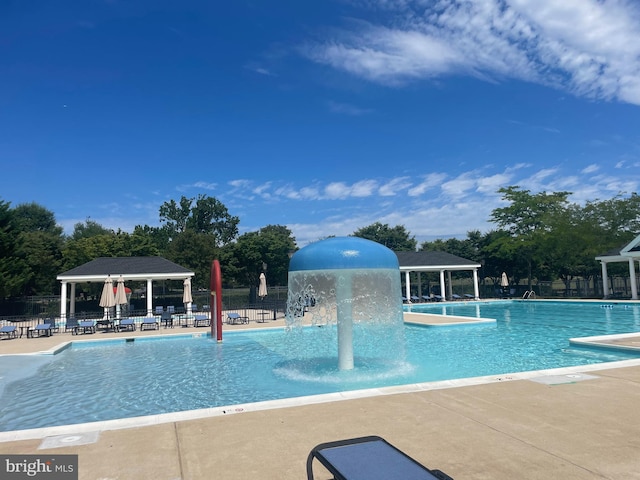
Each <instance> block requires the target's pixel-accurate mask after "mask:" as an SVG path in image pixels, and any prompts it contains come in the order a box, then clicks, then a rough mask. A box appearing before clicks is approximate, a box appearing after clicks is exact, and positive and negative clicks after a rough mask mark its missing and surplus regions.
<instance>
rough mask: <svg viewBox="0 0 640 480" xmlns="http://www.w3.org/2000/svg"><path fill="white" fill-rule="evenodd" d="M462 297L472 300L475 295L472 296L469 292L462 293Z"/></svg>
mask: <svg viewBox="0 0 640 480" xmlns="http://www.w3.org/2000/svg"><path fill="white" fill-rule="evenodd" d="M464 298H466V299H467V300H474V299H475V298H476V297H474V296H473V295H471V294H470V293H465V294H464Z"/></svg>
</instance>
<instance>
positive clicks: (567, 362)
mask: <svg viewBox="0 0 640 480" xmlns="http://www.w3.org/2000/svg"><path fill="white" fill-rule="evenodd" d="M602 305H603V304H599V303H586V302H585V303H562V302H495V303H475V302H458V303H450V304H446V305H419V306H412V307H411V310H412V311H414V312H418V311H424V312H429V313H444V314H448V315H463V316H472V317H478V316H479V317H484V318H494V319H496V320H497V321H496V323H495V324H494V323H488V324H482V325H475V326H472V325H466V326H453V327H425V326H417V325H407V326H405V328H404V332H401V336H402V334H403V339H402V340H403V341H402V342H401V344H400V345H399V348H398V349H397V350H396V351H395V355H394V356H393V358H380V357H379V356H377V355H376V350H377V346H376V345H375V343H374V342H368V341H367V338H366V336H365V337H362V336H361V337H359V336H358V335H357V334H356V335H355V337H356V338H360V339H361V340H359V341H360V342H361V343H362V345H360V346H359V348H357V349H356V352H357V357H356V361H355V364H356V368H355V369H354V370H353V371H346V372H342V371H338V370H337V369H336V360H335V359H334V358H332V355H333V353H334V352H333V350H334V349H335V343H334V342H333V340H334V338H333V337H334V336H335V331H334V329H332V328H328V327H325V328H317V327H311V328H304V329H295V330H293V331H288V332H287V331H283V330H282V329H268V330H254V331H250V332H249V331H244V332H242V331H235V332H229V333H226V334H225V337H224V342H223V343H217V342H215V340H212V339H211V338H210V337H209V336H181V337H178V338H171V339H169V338H166V339H158V338H152V337H147V338H138V339H136V340H135V341H133V342H125V341H124V340H113V341H107V342H99V341H96V342H81V343H75V344H73V346H72V347H71V348H67V349H65V350H64V351H63V352H61V353H59V354H57V355H53V356H48V355H38V356H27V357H25V356H22V357H20V358H19V359H18V357H16V356H5V357H1V358H0V376H1V377H2V378H1V379H0V388H1V389H2V390H0V392H1V393H2V396H0V431H11V430H21V429H26V428H38V427H47V426H54V425H67V424H75V423H85V422H94V421H100V420H109V419H116V418H128V417H135V416H144V415H153V414H158V413H168V412H178V411H184V410H194V409H200V408H208V407H216V406H226V405H236V404H240V403H249V402H259V401H265V400H274V399H282V398H291V397H298V396H305V395H315V394H322V393H330V392H337V391H348V390H354V389H362V388H373V387H381V386H391V385H402V384H409V383H421V382H430V381H437V380H445V379H456V378H467V377H475V376H483V375H497V374H506V373H515V372H522V371H531V370H541V369H547V368H557V367H566V366H577V365H586V364H591V363H601V362H610V361H617V360H625V359H629V358H638V355H636V354H634V353H630V352H623V351H616V350H613V349H612V350H609V349H589V348H584V347H574V346H571V345H570V344H569V338H573V337H584V336H592V335H605V334H614V333H627V332H635V331H640V305H632V304H616V305H615V306H614V307H613V308H603V306H602Z"/></svg>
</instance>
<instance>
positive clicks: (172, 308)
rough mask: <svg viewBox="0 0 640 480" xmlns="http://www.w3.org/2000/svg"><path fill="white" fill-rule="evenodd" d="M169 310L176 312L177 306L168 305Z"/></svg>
mask: <svg viewBox="0 0 640 480" xmlns="http://www.w3.org/2000/svg"><path fill="white" fill-rule="evenodd" d="M167 312H169V313H176V307H174V306H173V305H169V306H168V307H167Z"/></svg>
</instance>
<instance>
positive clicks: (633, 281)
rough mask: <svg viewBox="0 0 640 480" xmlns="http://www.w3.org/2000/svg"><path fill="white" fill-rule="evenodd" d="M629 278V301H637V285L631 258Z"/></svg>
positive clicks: (634, 266) (633, 263) (633, 262)
mask: <svg viewBox="0 0 640 480" xmlns="http://www.w3.org/2000/svg"><path fill="white" fill-rule="evenodd" d="M629 277H630V279H631V300H638V284H637V283H636V265H635V261H634V260H633V258H629Z"/></svg>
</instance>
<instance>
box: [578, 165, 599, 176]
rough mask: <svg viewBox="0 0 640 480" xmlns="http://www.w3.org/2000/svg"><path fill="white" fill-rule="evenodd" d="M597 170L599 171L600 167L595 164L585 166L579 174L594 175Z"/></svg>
mask: <svg viewBox="0 0 640 480" xmlns="http://www.w3.org/2000/svg"><path fill="white" fill-rule="evenodd" d="M598 170H600V166H599V165H596V164H595V163H592V164H591V165H588V166H586V167H585V168H583V169H582V171H581V173H584V174H586V173H594V172H597V171H598Z"/></svg>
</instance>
